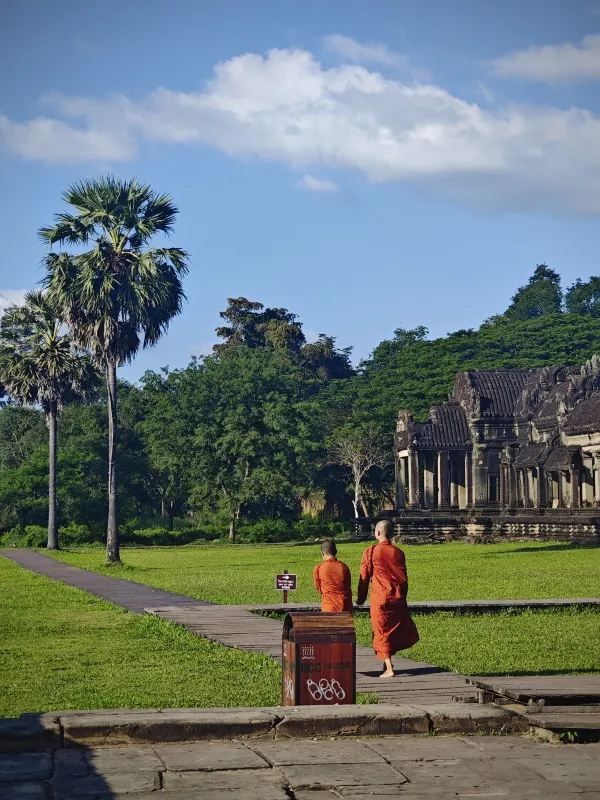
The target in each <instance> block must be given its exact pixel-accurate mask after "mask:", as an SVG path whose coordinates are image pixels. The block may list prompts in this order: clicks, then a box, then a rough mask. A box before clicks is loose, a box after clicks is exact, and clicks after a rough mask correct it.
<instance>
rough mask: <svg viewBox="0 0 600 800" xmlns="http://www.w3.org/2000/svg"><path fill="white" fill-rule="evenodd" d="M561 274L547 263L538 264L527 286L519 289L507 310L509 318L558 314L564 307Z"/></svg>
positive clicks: (532, 317)
mask: <svg viewBox="0 0 600 800" xmlns="http://www.w3.org/2000/svg"><path fill="white" fill-rule="evenodd" d="M562 299H563V298H562V289H561V287H560V275H559V274H558V273H557V272H555V271H554V270H553V269H551V268H550V267H549V266H548V265H547V264H538V265H537V267H536V268H535V270H534V273H533V275H532V276H531V278H530V279H529V281H528V282H527V283H526V284H525V286H521V287H520V288H519V289H517V291H516V293H515V294H514V296H513V298H512V302H511V304H510V306H509V307H508V308H507V310H506V317H507V318H508V319H534V318H535V317H543V316H545V315H547V314H557V313H559V312H560V310H561V308H562Z"/></svg>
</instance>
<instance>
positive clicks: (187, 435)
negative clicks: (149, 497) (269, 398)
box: [136, 361, 202, 530]
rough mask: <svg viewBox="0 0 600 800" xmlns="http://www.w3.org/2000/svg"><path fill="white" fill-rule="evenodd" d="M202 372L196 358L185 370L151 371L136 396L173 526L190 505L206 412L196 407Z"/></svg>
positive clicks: (164, 509)
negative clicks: (200, 426)
mask: <svg viewBox="0 0 600 800" xmlns="http://www.w3.org/2000/svg"><path fill="white" fill-rule="evenodd" d="M200 373H201V367H200V366H199V365H198V364H197V362H196V361H192V363H191V364H190V366H189V367H188V368H187V369H183V370H175V371H174V372H169V371H168V370H166V369H165V370H163V372H162V374H158V373H155V372H147V373H146V374H145V375H144V376H143V378H142V390H141V391H140V393H139V397H138V398H136V401H137V402H136V405H137V408H138V410H139V420H138V422H137V428H138V430H139V431H140V432H141V434H142V436H143V439H144V443H145V446H146V451H147V453H148V457H149V460H150V464H151V466H152V469H153V471H154V475H155V480H156V487H157V490H158V496H159V498H160V504H161V516H162V517H163V519H164V518H165V517H166V518H167V520H168V528H169V530H173V527H174V519H175V516H177V515H178V514H181V513H182V512H183V511H184V509H185V508H186V506H187V503H188V498H189V494H190V491H191V488H192V461H193V452H194V432H195V428H196V425H197V423H198V421H199V419H200V418H201V413H202V412H201V411H198V410H197V409H196V405H197V398H196V392H195V389H196V386H197V382H198V377H199V375H200Z"/></svg>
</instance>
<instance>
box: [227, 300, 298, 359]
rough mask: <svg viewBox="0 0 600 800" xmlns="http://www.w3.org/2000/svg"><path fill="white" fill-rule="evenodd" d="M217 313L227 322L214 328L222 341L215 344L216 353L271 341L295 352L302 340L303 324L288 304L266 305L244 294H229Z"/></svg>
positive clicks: (278, 346)
mask: <svg viewBox="0 0 600 800" xmlns="http://www.w3.org/2000/svg"><path fill="white" fill-rule="evenodd" d="M219 316H220V317H221V318H222V319H224V320H226V322H227V323H228V324H227V325H222V326H221V327H219V328H217V329H216V334H217V336H218V337H219V338H220V339H224V341H223V342H221V343H219V344H216V345H215V347H214V351H215V353H223V352H226V351H227V349H229V348H233V347H237V346H238V345H240V344H243V345H246V347H253V348H254V347H265V346H267V345H270V346H271V347H274V348H276V349H285V350H288V351H290V352H293V353H297V352H298V351H299V349H300V348H301V347H302V345H303V344H304V342H305V338H304V334H303V333H302V325H301V324H300V323H299V322H297V321H296V320H297V316H296V314H292V313H291V312H290V311H288V310H287V308H265V307H264V305H263V304H262V303H258V302H256V301H254V300H248V299H247V298H245V297H228V298H227V308H226V309H225V311H221V312H220V314H219Z"/></svg>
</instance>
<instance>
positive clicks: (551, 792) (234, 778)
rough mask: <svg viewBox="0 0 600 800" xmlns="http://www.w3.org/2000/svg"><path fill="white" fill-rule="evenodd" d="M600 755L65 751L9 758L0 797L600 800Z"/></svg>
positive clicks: (504, 745)
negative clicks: (504, 799) (576, 799)
mask: <svg viewBox="0 0 600 800" xmlns="http://www.w3.org/2000/svg"><path fill="white" fill-rule="evenodd" d="M599 756H600V745H598V744H591V745H564V744H562V745H556V744H544V743H541V742H536V741H532V740H529V739H524V738H522V737H518V736H506V737H497V736H477V735H475V736H462V737H454V736H410V735H403V736H392V737H358V738H356V739H352V740H349V739H330V738H320V739H318V740H295V741H290V740H285V739H283V740H262V739H251V740H247V739H246V740H241V739H236V740H232V741H200V742H191V743H187V744H177V745H173V744H154V745H135V746H130V747H106V746H104V747H81V748H77V749H75V748H66V749H64V750H59V751H55V752H54V753H53V754H43V753H42V754H40V753H34V754H31V753H30V754H22V755H10V756H4V757H3V759H2V760H0V800H19V799H20V800H23V799H25V800H50V798H52V800H79V799H80V798H81V800H121V798H123V800H124V798H130V799H131V798H135V800H160V798H161V797H164V798H165V800H205V799H207V800H208V799H210V800H225V799H226V798H229V800H233V798H235V800H325V798H327V800H334V798H338V800H339V798H340V797H347V798H354V800H361V798H362V799H363V800H367V799H368V800H374V798H376V797H383V798H385V797H396V798H400V800H407V799H408V800H410V798H413V799H414V800H418V798H438V800H442V799H444V800H445V798H460V800H463V799H464V800H467V798H469V800H476V799H477V798H481V800H491V799H492V798H494V799H496V798H507V800H508V799H509V798H510V800H532V799H534V798H544V800H559V798H560V800H569V799H570V798H576V797H578V798H580V800H600V789H599V787H600V758H599ZM33 775H36V776H38V779H35V780H34V779H33V778H32V776H33ZM40 775H43V776H44V777H43V778H41V777H40Z"/></svg>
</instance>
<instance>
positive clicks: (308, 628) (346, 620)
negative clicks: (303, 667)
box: [283, 611, 356, 642]
mask: <svg viewBox="0 0 600 800" xmlns="http://www.w3.org/2000/svg"><path fill="white" fill-rule="evenodd" d="M355 636H356V634H355V630H354V620H353V619H352V614H351V613H349V612H343V613H341V614H315V613H313V612H301V611H296V612H294V613H288V614H286V615H285V619H284V621H283V638H284V639H286V640H287V641H291V642H301V641H313V640H314V639H329V638H334V637H335V638H336V639H338V640H339V637H351V638H352V639H354V638H355Z"/></svg>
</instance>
